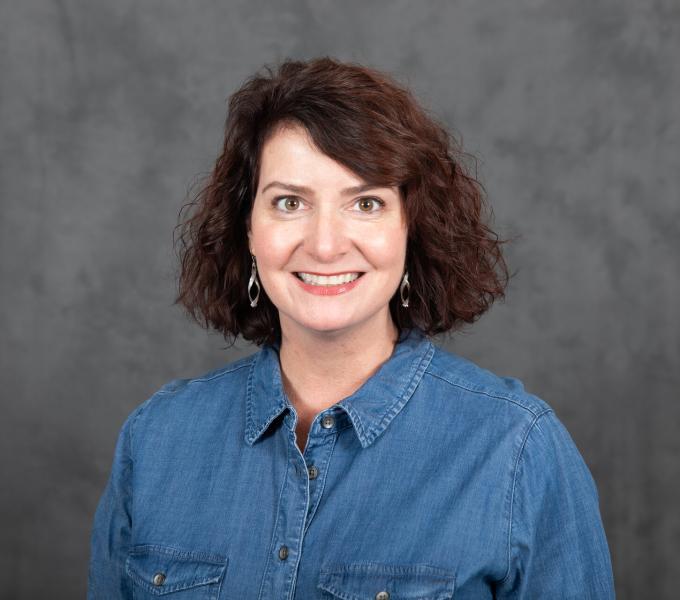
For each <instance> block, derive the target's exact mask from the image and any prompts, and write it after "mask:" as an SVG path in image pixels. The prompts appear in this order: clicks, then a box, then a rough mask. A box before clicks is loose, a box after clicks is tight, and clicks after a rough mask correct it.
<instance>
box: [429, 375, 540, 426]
mask: <svg viewBox="0 0 680 600" xmlns="http://www.w3.org/2000/svg"><path fill="white" fill-rule="evenodd" d="M425 374H426V375H429V376H430V377H434V378H435V379H440V380H441V381H444V382H446V383H448V384H449V385H452V386H453V387H457V388H460V389H461V390H465V391H466V392H470V393H472V394H480V395H482V396H488V397H489V398H494V399H496V400H505V401H507V402H510V403H512V404H516V405H517V406H519V407H520V408H523V409H524V410H526V411H527V412H529V413H531V414H532V415H534V416H535V417H536V416H540V415H542V414H544V413H545V412H547V411H544V412H542V413H536V412H535V411H534V410H532V409H531V408H529V407H528V406H526V405H524V404H522V403H521V402H520V401H519V400H517V399H515V398H513V397H512V396H510V395H504V394H494V393H492V392H490V391H488V390H486V389H474V388H472V387H465V386H464V385H462V384H460V383H456V382H455V381H451V380H449V379H447V378H446V377H442V376H441V375H437V374H436V373H432V372H431V371H428V372H427V373H425ZM527 395H530V394H528V393H527ZM547 410H550V409H547Z"/></svg>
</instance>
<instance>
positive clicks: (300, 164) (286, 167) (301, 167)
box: [259, 124, 366, 188]
mask: <svg viewBox="0 0 680 600" xmlns="http://www.w3.org/2000/svg"><path fill="white" fill-rule="evenodd" d="M291 178H293V179H291ZM274 179H278V180H281V179H284V180H286V181H289V182H290V183H294V184H297V185H300V186H314V185H324V184H325V185H334V184H340V183H341V184H342V185H343V186H347V185H358V184H361V183H366V182H365V181H364V180H363V179H362V178H361V176H359V175H358V174H357V173H354V172H353V171H352V170H350V169H348V168H347V167H345V166H344V165H342V164H341V163H339V162H337V161H336V160H334V159H332V158H331V157H330V156H328V155H327V154H324V153H323V152H322V151H321V150H320V149H319V148H318V147H317V146H316V145H315V144H314V141H313V139H312V137H311V136H310V135H309V133H308V132H307V130H306V129H305V128H304V127H303V126H301V125H295V124H285V125H280V126H278V127H276V128H275V129H274V130H273V131H272V132H271V133H270V134H269V135H268V136H267V138H266V140H265V142H264V144H263V146H262V153H261V157H260V181H259V187H260V188H261V187H263V186H265V185H267V183H268V182H269V181H270V180H274Z"/></svg>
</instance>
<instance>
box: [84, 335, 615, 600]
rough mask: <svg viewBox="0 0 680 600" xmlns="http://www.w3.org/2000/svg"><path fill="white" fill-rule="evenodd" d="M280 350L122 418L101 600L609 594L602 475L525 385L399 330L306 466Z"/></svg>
mask: <svg viewBox="0 0 680 600" xmlns="http://www.w3.org/2000/svg"><path fill="white" fill-rule="evenodd" d="M278 350H279V347H278V346H277V345H270V346H264V347H263V348H262V349H260V350H259V352H257V353H255V354H253V355H251V356H249V357H247V358H243V359H240V360H238V361H236V362H233V363H231V364H229V365H227V366H226V367H224V368H222V369H219V370H217V371H213V372H210V373H208V374H206V375H204V376H202V377H198V378H195V379H191V380H188V379H183V380H174V381H172V382H170V383H168V384H166V385H165V386H163V387H162V388H161V389H160V390H159V391H158V392H156V393H155V394H154V395H153V396H152V397H151V398H149V399H148V400H147V401H146V402H144V403H142V404H140V405H139V406H138V407H137V408H136V409H135V410H134V411H133V412H132V413H131V414H130V415H129V417H128V418H127V419H126V421H125V423H124V424H123V426H122V428H121V430H120V434H119V437H118V442H117V445H116V449H115V456H114V460H113V467H112V470H111V474H110V478H109V480H108V483H107V485H106V488H105V490H104V492H103V495H102V497H101V499H100V501H99V505H98V507H97V511H96V514H95V517H94V526H93V529H92V535H91V557H90V565H89V585H88V598H89V599H90V600H95V599H96V600H116V599H119V598H120V599H122V598H126V599H133V598H134V599H135V600H141V599H152V598H153V599H158V598H159V597H166V598H167V600H188V599H192V600H193V599H196V600H200V599H206V600H207V599H212V600H218V599H219V600H233V599H238V600H243V599H246V600H248V599H251V598H252V599H255V598H259V599H290V600H292V599H297V600H311V599H315V598H319V599H330V600H332V599H335V600H402V599H411V600H415V599H418V600H445V599H447V598H455V599H456V600H460V599H463V598H465V599H475V600H478V599H483V598H527V599H529V598H531V599H535V598H539V599H540V598H550V599H558V598H559V599H562V598H579V599H580V600H584V599H588V598H597V599H608V598H613V597H614V588H613V578H612V571H611V564H610V557H609V550H608V547H607V541H606V538H605V534H604V530H603V527H602V522H601V518H600V512H599V508H598V494H597V490H596V487H595V483H594V481H593V478H592V477H591V474H590V472H589V470H588V468H587V466H586V465H585V463H584V461H583V459H582V457H581V455H580V454H579V452H578V450H577V448H576V446H575V445H574V442H573V441H572V439H571V437H570V436H569V434H568V433H567V431H566V430H565V428H564V426H563V425H562V423H561V422H560V421H559V420H558V418H557V417H556V416H555V413H554V412H553V410H552V409H551V408H550V407H549V406H548V405H547V404H546V403H545V402H544V401H543V400H541V399H539V398H537V397H536V396H533V395H531V394H529V393H527V392H526V391H525V390H524V388H523V386H522V384H521V383H520V382H519V381H518V380H516V379H512V378H500V377H497V376H495V375H493V374H492V373H490V372H488V371H486V370H483V369H481V368H480V367H478V366H476V365H474V364H473V363H471V362H469V361H467V360H465V359H462V358H460V357H458V356H456V355H454V354H451V353H449V352H447V351H445V350H442V349H440V348H438V347H436V346H434V345H433V344H432V342H431V341H430V340H429V339H428V338H427V337H426V336H424V335H423V334H422V332H420V331H419V330H417V329H413V330H410V331H405V332H403V333H402V336H401V337H400V339H399V341H398V343H397V345H396V346H395V349H394V351H393V354H392V356H391V357H390V358H389V359H388V360H387V361H386V362H385V363H384V364H383V365H382V366H381V367H380V369H379V370H378V371H377V372H376V373H375V374H374V375H373V376H372V377H370V378H369V379H368V380H367V381H366V382H365V383H364V384H363V385H362V387H360V388H359V389H358V390H357V391H356V392H355V393H354V394H352V395H351V396H349V397H347V398H344V399H343V400H342V401H340V402H338V403H336V404H334V405H333V406H331V407H330V408H328V409H326V410H323V411H322V412H321V413H319V414H318V415H317V416H316V418H315V419H314V421H313V423H312V426H311V429H310V431H309V437H308V440H307V445H306V448H305V450H304V453H301V452H300V450H299V449H298V447H297V445H296V435H295V426H296V421H297V415H296V412H295V410H294V408H293V407H292V405H291V403H290V401H289V400H288V398H287V397H286V395H285V393H284V390H283V387H282V383H281V372H280V366H279V360H278Z"/></svg>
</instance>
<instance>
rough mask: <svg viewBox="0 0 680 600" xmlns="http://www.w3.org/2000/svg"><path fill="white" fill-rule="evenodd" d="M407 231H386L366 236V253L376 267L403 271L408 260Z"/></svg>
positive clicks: (399, 229)
mask: <svg viewBox="0 0 680 600" xmlns="http://www.w3.org/2000/svg"><path fill="white" fill-rule="evenodd" d="M406 237H407V236H406V230H404V229H401V228H396V227H395V228H393V229H386V230H383V231H380V232H377V231H376V232H373V234H372V235H370V236H366V237H365V239H366V242H365V243H364V248H365V252H366V254H367V255H368V256H370V257H371V261H372V262H373V264H375V265H376V266H382V267H391V266H392V267H394V268H395V269H396V268H399V269H401V268H402V266H403V262H404V259H405V258H406Z"/></svg>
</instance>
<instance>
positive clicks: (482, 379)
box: [424, 346, 552, 421]
mask: <svg viewBox="0 0 680 600" xmlns="http://www.w3.org/2000/svg"><path fill="white" fill-rule="evenodd" d="M424 377H427V378H429V380H430V381H431V382H432V383H435V384H436V385H437V386H438V388H440V389H441V390H442V392H443V393H446V391H448V392H455V395H456V397H457V398H460V399H461V400H468V401H469V400H472V401H474V402H475V403H476V404H477V405H478V406H480V407H481V406H485V407H487V408H489V409H494V408H498V407H499V406H502V407H503V408H506V409H510V410H511V411H514V412H517V413H518V414H521V415H523V416H524V417H525V418H527V419H529V420H532V421H533V420H534V419H536V418H538V417H540V416H541V415H542V414H544V413H547V412H550V411H552V408H551V406H550V405H549V404H548V403H547V402H546V401H544V400H543V399H542V398H539V397H538V396H536V395H534V394H532V393H530V392H528V391H527V390H526V389H525V388H524V384H523V383H522V381H521V380H519V379H517V378H516V377H505V376H500V375H496V374H495V373H492V372H491V371H489V370H487V369H485V368H483V367H481V366H479V365H477V364H475V363H474V362H472V361H470V360H468V359H466V358H463V357H461V356H458V355H457V354H454V353H452V352H449V351H448V350H445V349H443V348H441V347H439V346H435V350H434V354H433V356H432V360H431V361H430V364H429V365H428V367H427V369H426V370H425V374H424Z"/></svg>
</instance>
